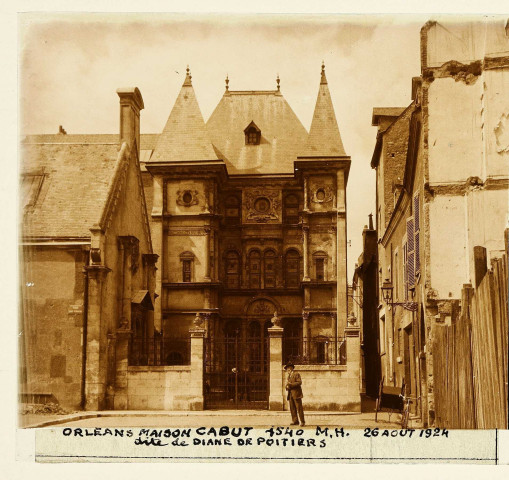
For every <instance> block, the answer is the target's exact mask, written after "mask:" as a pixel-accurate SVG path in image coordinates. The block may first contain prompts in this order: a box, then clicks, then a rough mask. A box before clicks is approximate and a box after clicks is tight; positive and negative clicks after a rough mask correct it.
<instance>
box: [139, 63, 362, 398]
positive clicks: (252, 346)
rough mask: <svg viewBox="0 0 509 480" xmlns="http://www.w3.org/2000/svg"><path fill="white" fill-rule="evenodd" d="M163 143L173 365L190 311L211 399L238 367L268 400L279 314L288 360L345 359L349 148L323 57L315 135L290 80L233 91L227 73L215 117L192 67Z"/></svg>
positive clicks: (158, 157) (163, 306)
mask: <svg viewBox="0 0 509 480" xmlns="http://www.w3.org/2000/svg"><path fill="white" fill-rule="evenodd" d="M152 147H153V148H152V149H148V148H146V149H144V150H143V151H142V160H143V161H144V166H145V168H146V170H147V172H146V173H144V175H145V189H146V196H147V198H150V199H152V200H151V201H152V205H151V208H152V210H151V220H152V221H151V227H152V240H153V242H154V249H155V251H157V252H158V253H159V254H160V257H161V259H160V264H159V265H160V267H159V269H158V272H157V275H158V276H157V290H158V291H160V294H161V298H160V301H157V302H156V305H155V309H156V310H155V322H156V325H159V328H160V329H161V332H162V337H163V338H164V340H163V344H164V348H165V349H166V351H167V355H168V356H169V358H171V359H172V360H173V361H174V362H176V363H179V362H182V363H185V362H186V358H188V356H189V353H188V352H189V344H188V343H186V342H185V340H184V339H185V338H186V337H187V336H188V332H189V329H190V327H192V326H193V320H194V319H195V318H196V323H197V325H200V326H202V327H203V328H204V329H205V332H206V333H205V336H206V340H205V341H206V352H205V356H206V358H205V362H206V365H205V373H204V375H205V377H206V378H205V395H207V393H208V392H209V393H210V398H209V405H212V404H215V402H216V400H217V401H218V402H221V400H220V398H219V397H221V395H219V393H218V392H223V393H224V391H225V390H227V389H228V388H227V387H228V382H230V383H231V382H232V381H233V380H229V379H228V374H229V372H230V371H231V368H236V369H238V371H239V374H238V377H239V378H237V382H240V383H241V384H242V386H243V388H244V389H245V392H246V393H245V394H244V395H243V400H246V401H247V400H250V401H251V402H255V403H256V402H260V405H262V404H263V403H264V402H265V397H266V394H267V391H266V388H267V387H266V385H267V375H268V369H269V367H268V364H269V355H268V353H269V352H268V350H269V343H268V329H269V328H270V327H272V324H273V323H275V324H276V326H277V327H281V328H283V342H282V344H283V352H282V357H283V361H286V360H288V359H293V360H294V361H295V362H296V363H297V362H298V363H308V364H309V363H320V364H331V363H332V364H338V365H339V364H340V363H341V356H342V355H343V357H344V355H345V351H344V344H343V336H344V330H345V327H346V326H347V325H346V319H347V276H346V201H345V191H346V190H345V189H346V184H347V180H348V172H349V167H350V157H348V156H347V155H346V153H345V149H344V147H343V143H342V140H341V136H340V133H339V129H338V125H337V121H336V117H335V113H334V109H333V106H332V101H331V96H330V92H329V87H328V84H327V78H326V75H325V67H324V66H322V72H321V78H320V85H319V91H318V98H317V102H316V107H315V111H314V116H313V120H312V124H311V129H310V132H309V134H308V132H307V131H306V129H305V128H304V126H303V125H302V123H301V122H300V120H299V119H298V118H297V116H296V115H295V113H294V112H293V111H292V109H291V107H290V105H289V104H288V103H287V101H286V100H285V98H284V96H283V94H282V93H281V90H280V86H279V79H278V80H277V88H276V89H275V90H271V91H233V90H230V88H229V80H228V79H226V88H225V92H224V95H223V96H222V98H221V100H220V101H219V103H218V105H217V107H216V108H215V110H214V111H213V113H212V115H211V117H210V118H209V120H208V121H207V122H206V123H205V121H204V120H203V117H202V115H201V112H200V108H199V105H198V101H197V99H196V96H195V92H194V89H193V86H192V78H191V74H190V72H189V69H188V70H187V75H186V78H185V81H184V83H183V85H182V88H181V91H180V93H179V95H178V97H177V100H176V101H175V104H174V106H173V109H172V111H171V113H170V116H169V118H168V121H167V123H166V126H165V127H164V129H163V132H162V133H161V134H160V135H159V136H158V137H157V138H156V139H154V141H153V143H152ZM149 202H150V200H149ZM275 312H277V313H275ZM197 314H198V316H197ZM273 316H276V319H275V320H274V321H273V322H272V323H271V321H270V319H271V317H273ZM201 320H203V324H201V323H200V321H201ZM234 342H237V347H234ZM235 348H236V349H235ZM168 350H170V351H168ZM343 360H344V358H343ZM229 367H231V368H229ZM223 384H225V385H223ZM254 391H256V392H258V394H255V393H253V392H254ZM214 392H215V393H218V395H216V397H217V398H215V397H214ZM248 392H251V393H250V394H249V395H248ZM357 393H358V392H357ZM241 396H242V395H241ZM226 397H228V395H226ZM226 397H224V398H226ZM247 397H250V398H249V399H248V398H247ZM227 400H228V398H227ZM329 403H334V402H332V401H331V402H329Z"/></svg>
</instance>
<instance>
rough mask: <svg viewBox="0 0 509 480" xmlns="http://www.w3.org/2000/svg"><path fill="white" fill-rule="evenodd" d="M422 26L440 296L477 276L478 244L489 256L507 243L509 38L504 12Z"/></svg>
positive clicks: (433, 248) (434, 274)
mask: <svg viewBox="0 0 509 480" xmlns="http://www.w3.org/2000/svg"><path fill="white" fill-rule="evenodd" d="M424 30H425V32H424V38H425V39H426V43H425V45H424V48H423V52H422V53H423V65H422V66H423V79H424V88H425V89H426V90H427V99H428V105H427V106H428V109H427V113H428V115H427V127H428V158H427V165H428V172H427V173H428V182H429V190H430V192H431V195H429V196H428V200H429V202H430V203H429V225H430V232H429V235H430V238H429V242H430V257H431V258H430V259H431V264H430V284H431V288H432V289H433V293H434V296H436V297H437V298H443V299H447V298H459V297H460V295H461V286H462V284H463V283H470V282H472V281H473V280H474V261H473V248H474V246H477V245H481V246H484V247H486V249H487V253H488V262H489V261H490V260H491V258H494V257H496V256H498V253H497V252H499V251H502V250H503V249H504V237H503V232H504V228H505V226H506V224H507V221H508V213H507V212H508V206H509V122H508V118H509V37H508V36H507V34H506V31H505V23H504V22H502V21H499V19H497V20H496V21H493V19H491V20H490V19H489V20H487V21H484V22H472V23H469V24H465V23H447V24H446V25H443V24H441V23H437V22H429V23H428V24H427V26H426V27H425V29H424Z"/></svg>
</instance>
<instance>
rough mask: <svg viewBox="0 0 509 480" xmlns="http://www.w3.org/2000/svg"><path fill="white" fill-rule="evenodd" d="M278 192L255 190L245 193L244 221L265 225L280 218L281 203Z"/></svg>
mask: <svg viewBox="0 0 509 480" xmlns="http://www.w3.org/2000/svg"><path fill="white" fill-rule="evenodd" d="M279 196H280V192H279V191H278V190H267V189H255V190H249V191H246V192H245V197H246V220H248V221H254V222H258V223H265V222H268V221H269V220H278V219H279V217H280V209H281V201H280V200H279Z"/></svg>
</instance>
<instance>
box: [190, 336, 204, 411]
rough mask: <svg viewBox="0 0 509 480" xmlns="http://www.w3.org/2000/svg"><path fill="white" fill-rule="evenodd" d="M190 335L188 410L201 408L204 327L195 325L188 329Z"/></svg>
mask: <svg viewBox="0 0 509 480" xmlns="http://www.w3.org/2000/svg"><path fill="white" fill-rule="evenodd" d="M189 333H190V335H191V379H190V382H189V388H188V390H189V392H190V393H191V395H192V397H191V399H190V400H189V410H203V360H204V346H205V345H204V339H205V329H204V328H202V327H200V326H196V327H193V328H191V329H189Z"/></svg>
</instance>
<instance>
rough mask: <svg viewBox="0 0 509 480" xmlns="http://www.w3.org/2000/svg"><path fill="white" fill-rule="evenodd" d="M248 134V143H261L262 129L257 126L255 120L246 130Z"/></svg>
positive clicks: (246, 134)
mask: <svg viewBox="0 0 509 480" xmlns="http://www.w3.org/2000/svg"><path fill="white" fill-rule="evenodd" d="M244 134H245V136H246V145H260V138H261V136H262V131H261V130H260V129H259V128H258V127H257V126H256V124H255V123H254V122H251V123H250V124H249V125H248V126H247V127H246V128H245V130H244Z"/></svg>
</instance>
